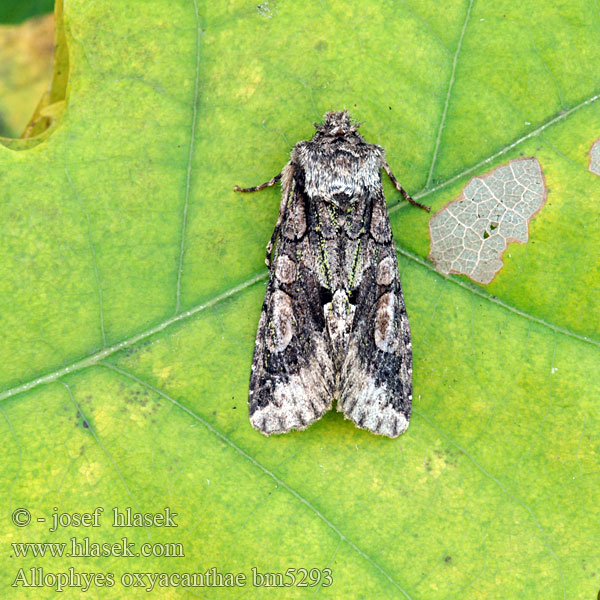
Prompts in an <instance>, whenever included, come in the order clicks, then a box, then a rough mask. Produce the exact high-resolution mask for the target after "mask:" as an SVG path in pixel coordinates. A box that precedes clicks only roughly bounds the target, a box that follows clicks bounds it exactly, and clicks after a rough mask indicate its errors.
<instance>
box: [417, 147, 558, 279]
mask: <svg viewBox="0 0 600 600" xmlns="http://www.w3.org/2000/svg"><path fill="white" fill-rule="evenodd" d="M545 201H546V185H545V183H544V176H543V173H542V168H541V166H540V163H539V162H538V160H537V159H536V158H519V159H515V160H512V161H510V162H509V163H508V164H506V165H501V166H499V167H497V168H496V169H494V170H493V171H490V172H489V173H488V174H487V175H480V176H478V177H474V178H473V179H471V181H469V183H468V184H467V185H466V186H465V187H464V188H463V191H462V193H461V195H460V196H459V197H458V198H457V199H456V200H453V201H452V202H450V203H449V204H447V205H446V206H445V207H444V208H443V209H442V210H440V211H439V212H438V213H436V214H435V215H434V216H433V217H431V219H430V221H429V234H430V237H431V251H430V253H429V258H430V259H431V260H432V261H433V262H434V264H435V266H436V267H437V269H438V270H439V271H441V272H442V273H459V274H463V275H467V277H470V278H471V279H472V280H473V281H476V282H478V283H490V281H492V279H493V278H494V277H495V276H496V273H498V271H499V270H500V269H501V268H502V265H503V263H502V255H503V254H504V251H505V250H506V247H507V245H508V244H509V243H510V242H520V243H522V244H524V243H526V242H527V240H528V239H529V231H528V225H529V221H530V220H531V218H532V217H533V216H534V215H535V214H536V213H537V212H538V211H539V210H540V209H541V208H542V206H543V205H544V202H545Z"/></svg>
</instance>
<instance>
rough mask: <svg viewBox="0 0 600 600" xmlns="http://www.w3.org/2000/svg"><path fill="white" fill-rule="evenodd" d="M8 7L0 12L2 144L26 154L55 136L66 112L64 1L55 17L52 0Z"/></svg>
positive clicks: (59, 2)
mask: <svg viewBox="0 0 600 600" xmlns="http://www.w3.org/2000/svg"><path fill="white" fill-rule="evenodd" d="M7 4H10V5H11V7H10V8H8V9H7V8H4V7H1V6H0V23H5V24H0V64H1V65H2V72H1V76H0V143H2V144H3V145H4V146H6V147H8V148H11V149H13V150H27V149H29V148H33V147H34V146H37V145H38V144H39V143H40V142H42V141H44V140H46V139H47V138H48V137H49V136H50V135H51V134H52V132H53V131H54V130H55V129H56V127H57V126H58V124H59V123H60V121H61V117H62V115H63V114H64V110H65V105H66V89H67V83H68V79H69V59H68V51H67V45H66V38H65V27H64V23H63V0H57V1H56V6H55V10H54V14H52V13H49V14H43V13H45V12H46V13H47V12H48V11H51V10H52V4H53V2H51V0H30V1H29V2H22V3H21V2H18V3H12V2H11V3H7ZM12 5H14V6H12ZM16 5H18V6H16ZM34 15H35V16H34ZM6 23H11V24H6ZM49 80H50V83H49Z"/></svg>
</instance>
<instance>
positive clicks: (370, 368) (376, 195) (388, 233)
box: [337, 184, 412, 437]
mask: <svg viewBox="0 0 600 600" xmlns="http://www.w3.org/2000/svg"><path fill="white" fill-rule="evenodd" d="M370 194H371V197H370V198H369V199H368V200H367V202H366V204H367V207H370V208H371V211H370V215H369V216H368V217H370V218H367V219H366V220H365V223H366V225H367V227H366V228H365V229H366V231H365V233H364V235H363V237H362V242H363V245H364V249H363V251H362V252H361V257H362V259H363V260H362V261H361V262H360V263H359V264H357V265H356V272H355V273H354V277H353V280H354V281H355V286H356V287H355V288H354V290H353V293H352V296H353V297H354V302H355V306H354V319H353V325H352V330H351V332H350V335H349V339H348V343H347V348H346V354H345V358H344V361H343V363H342V367H341V374H340V384H339V392H338V393H339V399H338V404H337V409H338V410H339V411H341V412H343V413H344V416H345V417H346V418H348V419H351V420H352V421H354V423H355V424H356V425H357V426H358V427H361V428H363V429H368V430H369V431H372V432H373V433H376V434H381V435H386V436H389V437H397V436H398V435H400V434H401V433H403V432H404V431H405V430H406V428H407V427H408V424H409V419H410V413H411V402H412V347H411V338H410V327H409V323H408V315H407V313H406V306H405V304H404V297H403V294H402V288H401V285H400V277H399V273H398V264H397V258H396V250H395V248H394V243H393V238H392V230H391V226H390V222H389V217H388V214H387V209H386V206H385V197H384V194H383V188H382V187H381V184H379V186H374V187H373V188H371V190H370Z"/></svg>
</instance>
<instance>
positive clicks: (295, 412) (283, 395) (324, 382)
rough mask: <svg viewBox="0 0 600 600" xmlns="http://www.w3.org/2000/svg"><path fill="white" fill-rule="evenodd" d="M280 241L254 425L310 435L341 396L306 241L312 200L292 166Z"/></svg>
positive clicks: (265, 318) (255, 386) (258, 366)
mask: <svg viewBox="0 0 600 600" xmlns="http://www.w3.org/2000/svg"><path fill="white" fill-rule="evenodd" d="M273 238H276V245H275V251H274V256H273V260H272V264H271V269H270V274H269V280H268V283H267V290H266V294H265V300H264V303H263V307H262V312H261V316H260V320H259V324H258V332H257V336H256V344H255V347H254V357H253V360H252V372H251V375H250V391H249V413H250V422H251V424H252V426H253V427H254V428H255V429H257V430H259V431H260V432H262V433H264V434H266V435H270V434H273V433H286V432H288V431H290V430H291V429H305V428H306V427H308V426H309V425H310V424H311V423H312V422H313V421H315V420H317V419H319V418H320V417H321V416H322V415H323V414H324V413H325V412H326V411H327V410H329V409H330V408H331V404H332V400H333V397H334V394H335V387H334V386H335V384H334V381H335V374H334V368H333V363H332V360H331V353H330V347H329V342H328V338H327V333H326V328H325V320H324V316H323V311H322V306H321V300H320V294H319V290H320V286H319V281H318V277H317V274H316V270H315V265H316V262H315V261H316V257H315V256H314V254H313V253H314V249H313V248H311V246H310V243H309V240H308V236H307V223H306V198H305V197H304V192H303V189H302V188H301V186H297V185H295V183H294V167H293V166H292V165H291V164H288V165H287V166H286V167H285V168H284V170H283V177H282V200H281V207H280V215H279V220H278V221H277V225H276V228H275V232H274V236H273ZM272 242H273V239H272V241H271V243H270V244H269V247H268V249H269V250H270V248H271V246H272Z"/></svg>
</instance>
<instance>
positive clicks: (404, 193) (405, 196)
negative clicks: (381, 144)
mask: <svg viewBox="0 0 600 600" xmlns="http://www.w3.org/2000/svg"><path fill="white" fill-rule="evenodd" d="M383 168H384V169H385V172H386V173H387V174H388V177H389V178H390V180H391V182H392V183H393V184H394V187H395V188H396V189H397V190H398V191H399V192H400V193H401V194H402V196H403V197H404V199H405V200H408V201H409V202H410V203H411V204H412V205H413V206H418V207H419V208H422V209H423V210H426V211H427V212H431V207H429V206H425V205H424V204H421V203H420V202H417V201H416V200H413V199H412V198H411V197H410V196H409V195H408V194H407V193H406V191H405V189H404V188H403V187H402V186H401V185H400V183H399V182H398V180H397V179H396V177H395V176H394V174H393V173H392V170H391V169H390V165H388V164H387V162H386V163H385V164H384V165H383Z"/></svg>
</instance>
